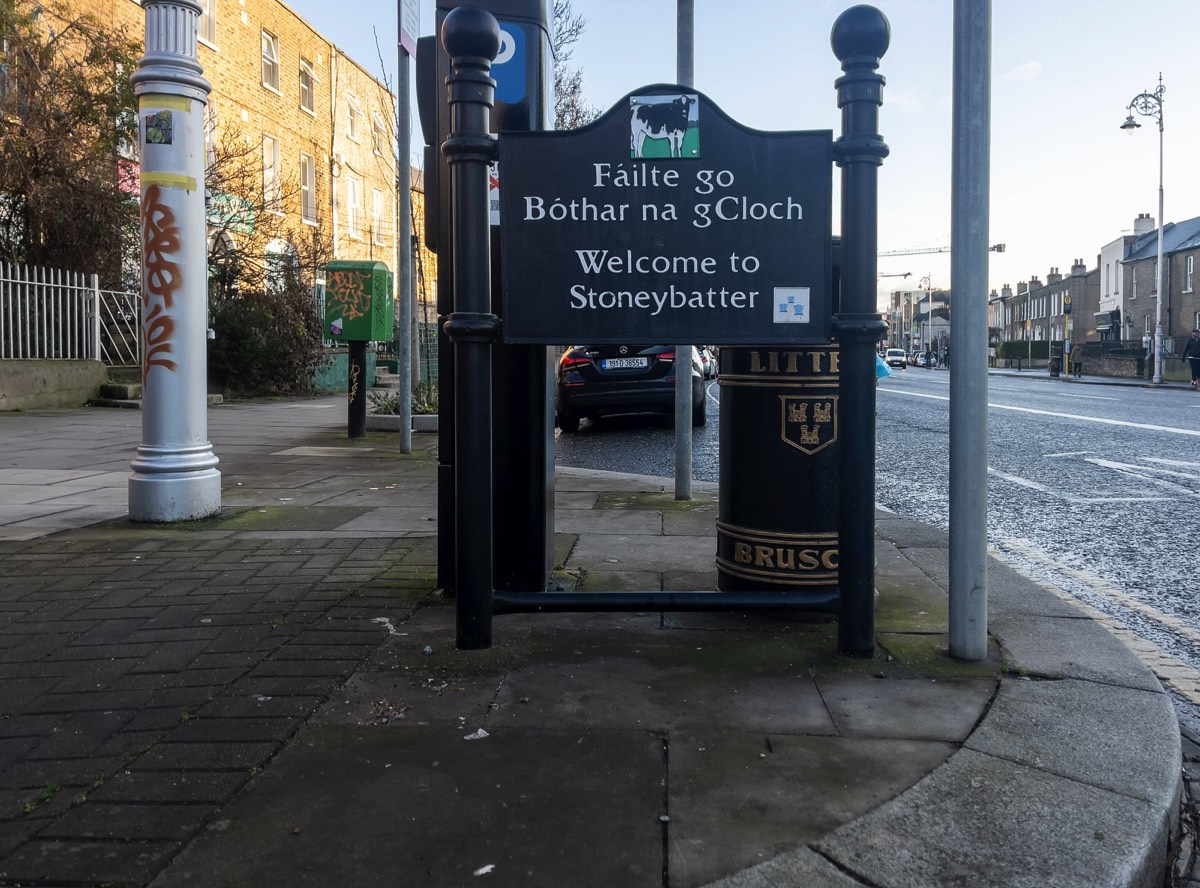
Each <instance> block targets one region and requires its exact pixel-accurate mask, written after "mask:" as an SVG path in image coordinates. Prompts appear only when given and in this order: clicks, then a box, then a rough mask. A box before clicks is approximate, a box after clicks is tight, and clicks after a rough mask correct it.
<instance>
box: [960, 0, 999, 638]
mask: <svg viewBox="0 0 1200 888" xmlns="http://www.w3.org/2000/svg"><path fill="white" fill-rule="evenodd" d="M991 14H992V12H991V0H955V2H954V77H953V81H954V112H953V123H952V127H953V144H954V148H953V156H952V159H951V178H952V202H951V217H950V243H952V244H953V245H954V249H953V251H952V252H951V254H950V278H951V283H950V291H951V292H952V293H954V294H955V295H956V296H957V297H958V298H957V299H955V301H954V302H955V309H954V312H953V313H952V314H951V316H950V325H951V334H950V339H951V341H953V342H954V363H953V364H952V365H951V367H950V655H951V656H952V657H958V658H959V659H962V660H982V659H984V658H985V657H986V656H987V440H988V424H987V399H988V381H987V299H986V295H987V281H988V279H987V267H988V204H989V197H990V191H989V180H988V177H989V175H990V168H989V161H990V156H989V152H988V140H989V138H990V135H991V94H990V92H989V83H990V80H991Z"/></svg>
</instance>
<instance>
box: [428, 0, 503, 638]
mask: <svg viewBox="0 0 1200 888" xmlns="http://www.w3.org/2000/svg"><path fill="white" fill-rule="evenodd" d="M441 36H442V44H443V45H444V46H445V48H446V52H447V54H448V55H449V56H450V76H449V77H448V78H447V79H446V85H447V88H448V90H449V103H450V138H449V139H447V140H446V141H445V143H443V145H442V152H443V153H444V154H445V155H446V160H447V163H448V165H449V168H450V217H451V220H450V233H451V254H452V256H453V262H454V297H453V298H454V311H453V312H451V314H450V316H449V317H448V318H447V319H446V322H445V325H444V329H445V332H446V335H447V336H448V337H449V339H450V341H451V342H453V343H454V390H455V391H454V425H455V433H456V434H455V446H454V500H455V527H454V592H455V606H456V644H457V646H458V647H459V649H460V650H476V649H480V648H487V647H491V644H492V608H493V587H492V343H494V342H496V341H497V339H499V336H500V321H499V319H498V318H497V317H496V315H494V314H492V310H491V309H492V292H491V286H492V282H491V236H490V216H489V210H490V207H489V200H488V164H489V163H490V162H491V160H492V159H493V158H494V156H495V153H496V146H495V143H494V142H493V141H492V139H491V136H490V135H489V133H488V114H489V112H490V110H491V107H492V103H493V101H494V96H495V89H496V82H495V81H494V80H492V78H491V77H490V76H489V71H490V69H491V63H492V60H493V59H495V58H496V54H497V53H498V52H499V51H500V26H499V24H497V22H496V19H495V17H494V16H493V15H492V14H491V13H489V12H486V11H485V10H482V9H477V8H475V7H469V6H463V7H459V8H458V9H454V10H452V11H451V12H450V14H449V15H447V16H446V19H445V21H444V22H443V23H442V35H441Z"/></svg>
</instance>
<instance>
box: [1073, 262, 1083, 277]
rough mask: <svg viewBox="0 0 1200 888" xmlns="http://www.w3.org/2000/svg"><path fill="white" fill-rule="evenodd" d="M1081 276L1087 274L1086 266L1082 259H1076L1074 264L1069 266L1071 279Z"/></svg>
mask: <svg viewBox="0 0 1200 888" xmlns="http://www.w3.org/2000/svg"><path fill="white" fill-rule="evenodd" d="M1081 274H1087V265H1085V264H1084V262H1083V260H1082V259H1076V260H1075V263H1074V264H1073V265H1072V266H1071V277H1076V276H1078V275H1081Z"/></svg>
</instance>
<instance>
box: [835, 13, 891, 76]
mask: <svg viewBox="0 0 1200 888" xmlns="http://www.w3.org/2000/svg"><path fill="white" fill-rule="evenodd" d="M891 42H892V26H891V24H890V23H889V22H888V20H887V16H885V15H884V14H883V13H882V12H880V11H879V10H878V9H876V8H875V7H874V6H868V5H866V4H862V5H859V6H851V7H850V8H849V9H847V10H846V11H845V12H843V13H842V14H841V15H839V16H838V18H837V21H836V22H834V23H833V32H832V33H831V34H830V35H829V44H830V46H832V47H833V54H834V55H835V56H837V60H838V61H839V62H845V61H846V60H847V59H849V58H852V57H855V56H858V57H862V56H868V57H870V58H873V59H879V58H882V56H883V54H884V53H885V52H887V50H888V46H889V45H890V44H891Z"/></svg>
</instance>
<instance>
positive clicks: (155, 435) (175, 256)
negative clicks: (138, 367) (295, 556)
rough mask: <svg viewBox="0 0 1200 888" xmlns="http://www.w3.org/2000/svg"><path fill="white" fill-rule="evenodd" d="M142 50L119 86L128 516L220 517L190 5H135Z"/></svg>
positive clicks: (201, 100) (201, 83)
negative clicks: (134, 400) (127, 309)
mask: <svg viewBox="0 0 1200 888" xmlns="http://www.w3.org/2000/svg"><path fill="white" fill-rule="evenodd" d="M142 5H143V7H144V8H145V10H146V43H145V46H146V52H145V55H143V56H142V58H141V61H140V62H139V63H138V69H137V71H135V72H134V74H133V76H132V77H131V78H130V79H131V81H132V83H133V90H134V94H135V95H136V96H137V99H138V117H139V118H140V119H139V131H140V140H141V149H142V163H141V221H142V309H141V325H142V337H143V341H144V342H145V356H144V357H143V359H142V443H141V444H140V445H139V446H138V453H137V457H136V458H135V459H134V460H133V462H132V463H131V466H132V468H133V474H132V475H130V476H129V517H130V518H131V519H132V520H134V521H186V520H189V519H194V518H203V517H205V516H207V515H212V514H214V513H216V512H218V511H220V509H221V473H220V472H219V471H217V462H218V460H217V457H216V455H215V454H214V453H213V450H212V445H211V444H210V443H209V442H208V412H207V411H208V380H207V375H208V355H207V348H208V338H207V326H208V323H207V303H208V275H207V273H206V272H207V268H208V250H207V238H206V230H205V219H204V106H205V104H206V103H207V101H208V94H209V92H210V91H211V87H210V86H209V83H208V81H207V80H205V79H204V78H203V77H202V76H201V71H202V69H201V67H200V62H199V56H198V52H197V45H196V39H197V38H196V34H197V26H198V23H199V19H200V13H201V12H202V11H203V10H202V8H201V6H200V4H199V3H198V2H197V0H144V2H143V4H142Z"/></svg>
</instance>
